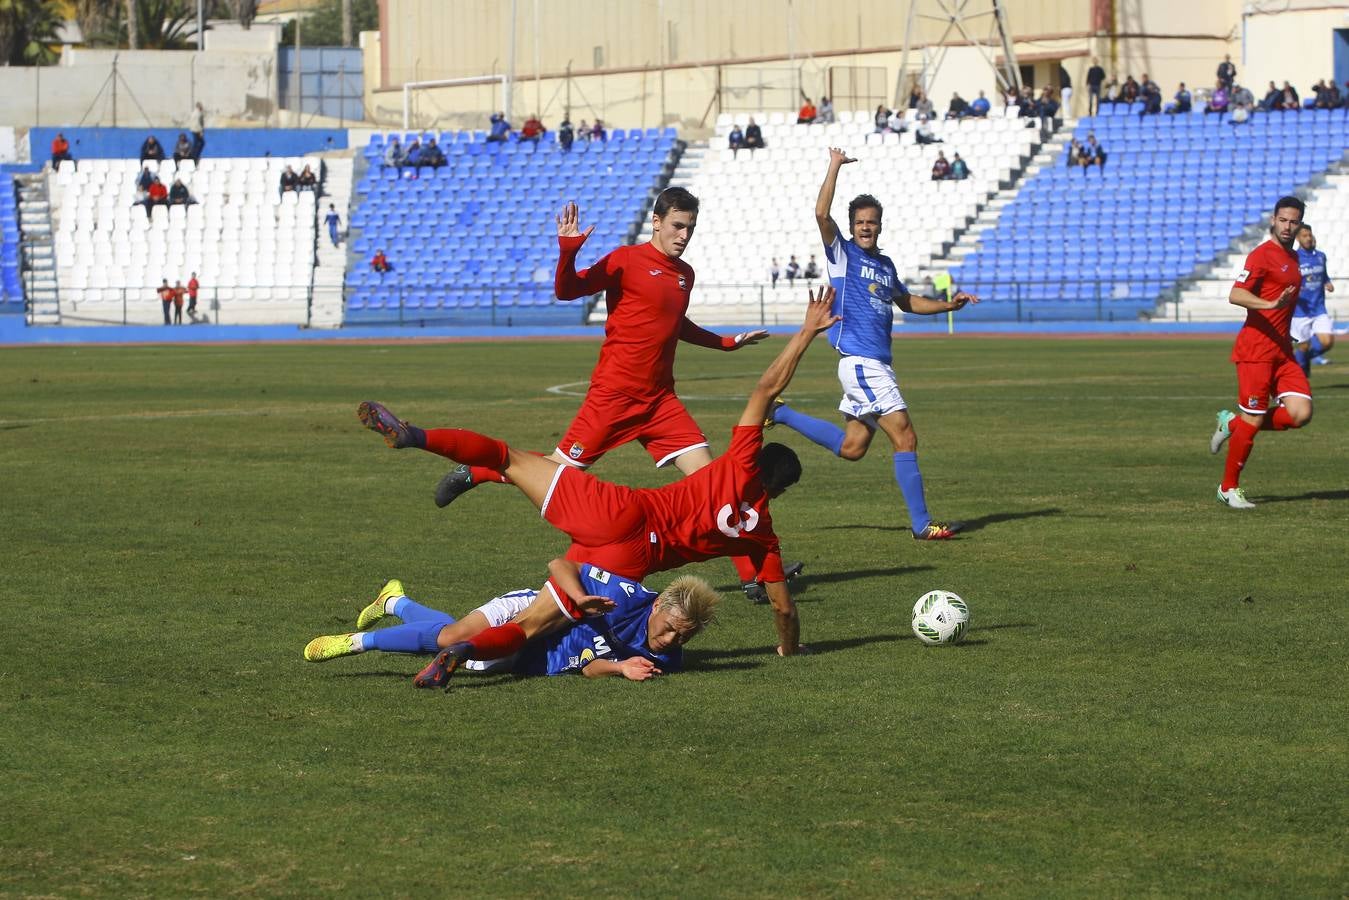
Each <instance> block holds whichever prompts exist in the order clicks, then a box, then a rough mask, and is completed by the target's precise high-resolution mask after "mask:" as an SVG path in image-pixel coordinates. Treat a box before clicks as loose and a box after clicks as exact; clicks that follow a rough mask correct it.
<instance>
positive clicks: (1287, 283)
mask: <svg viewBox="0 0 1349 900" xmlns="http://www.w3.org/2000/svg"><path fill="white" fill-rule="evenodd" d="M1305 210H1306V208H1305V207H1304V206H1303V204H1302V201H1301V200H1299V199H1298V198H1296V197H1281V198H1280V199H1279V202H1278V203H1276V204H1274V215H1272V216H1271V217H1270V220H1269V225H1270V227H1269V234H1270V239H1269V240H1267V241H1265V242H1264V243H1263V244H1261V245H1260V246H1259V247H1256V248H1255V249H1254V250H1252V251H1251V254H1250V255H1249V256H1247V257H1246V265H1245V267H1244V268H1243V269H1242V270H1241V274H1240V275H1239V276H1238V277H1237V281H1236V284H1234V285H1233V286H1232V292H1231V294H1230V295H1229V296H1228V298H1227V299H1228V301H1229V302H1231V303H1233V304H1235V305H1237V306H1240V307H1243V308H1245V309H1246V322H1245V324H1244V325H1242V326H1241V330H1240V331H1239V332H1237V341H1236V344H1235V345H1234V346H1233V347H1232V362H1234V363H1236V366H1237V409H1238V410H1239V411H1238V412H1235V413H1234V412H1231V411H1230V410H1226V409H1224V410H1222V411H1220V412H1219V413H1218V428H1217V430H1216V431H1214V432H1213V437H1212V438H1211V439H1210V440H1209V451H1210V452H1212V453H1217V452H1218V451H1219V450H1220V449H1222V445H1223V444H1224V443H1227V464H1226V466H1225V467H1224V468H1223V482H1222V484H1220V485H1219V486H1218V500H1219V502H1221V503H1225V504H1227V505H1228V506H1230V507H1232V508H1233V509H1250V508H1252V507H1253V506H1255V504H1254V503H1252V502H1251V501H1249V500H1247V499H1246V494H1245V492H1244V491H1243V490H1242V489H1241V487H1240V486H1239V482H1240V480H1241V469H1242V467H1243V466H1245V465H1246V460H1247V458H1249V457H1250V455H1251V447H1252V446H1253V445H1254V443H1255V434H1256V432H1257V431H1260V430H1262V429H1265V430H1269V431H1284V430H1286V429H1289V428H1301V427H1302V426H1303V425H1306V424H1307V423H1308V422H1310V421H1311V420H1312V389H1311V384H1310V383H1309V382H1308V381H1307V375H1306V373H1304V372H1303V371H1302V367H1301V366H1299V365H1298V364H1297V360H1296V359H1295V358H1294V357H1293V343H1292V340H1291V339H1290V337H1289V333H1288V332H1289V324H1290V323H1291V322H1292V319H1293V311H1294V307H1295V306H1296V304H1297V295H1298V289H1299V288H1300V287H1301V286H1302V271H1301V269H1300V268H1299V265H1298V258H1297V252H1296V250H1295V249H1294V247H1293V240H1294V238H1295V237H1296V235H1297V232H1298V228H1300V227H1301V225H1302V215H1303V213H1304V212H1305ZM1271 397H1273V398H1274V399H1275V401H1276V402H1275V406H1274V408H1273V409H1272V410H1271V409H1270V405H1269V403H1270V398H1271ZM1229 439H1230V440H1229Z"/></svg>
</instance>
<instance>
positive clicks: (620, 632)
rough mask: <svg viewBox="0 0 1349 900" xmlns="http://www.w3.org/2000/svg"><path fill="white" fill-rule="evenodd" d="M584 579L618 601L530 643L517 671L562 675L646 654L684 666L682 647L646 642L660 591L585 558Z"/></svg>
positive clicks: (590, 588) (671, 666) (589, 588)
mask: <svg viewBox="0 0 1349 900" xmlns="http://www.w3.org/2000/svg"><path fill="white" fill-rule="evenodd" d="M581 584H582V585H583V586H584V587H585V591H586V593H587V594H592V595H594V596H596V597H607V598H609V599H610V600H612V601H614V604H615V606H614V608H613V610H611V611H610V612H607V613H605V614H604V615H602V616H587V617H586V618H584V619H582V620H581V621H580V622H578V623H576V624H575V625H574V626H572V628H571V629H570V630H569V631H565V632H563V633H561V634H554V635H550V636H549V637H547V638H544V639H543V640H541V641H534V642H531V643H529V644H527V645H526V646H525V648H524V649H523V650H521V651H520V655H519V656H518V657H516V660H515V666H514V670H515V671H516V672H517V673H519V674H521V675H563V674H565V673H567V672H575V671H580V670H581V669H583V668H585V666H586V665H587V664H588V663H591V662H593V661H595V660H596V659H611V660H614V661H618V660H622V659H628V658H629V657H632V656H645V657H646V658H647V659H649V660H651V661H652V662H653V663H655V664H656V665H657V666H658V667H659V668H660V669H661V670H662V671H664V672H677V671H678V670H679V669H680V667H681V666H682V665H683V662H684V651H683V650H682V649H681V648H680V647H678V646H675V647H672V648H671V649H669V650H667V651H666V652H664V653H655V652H653V651H651V650H650V649H648V648H647V646H646V626H647V619H649V618H650V616H651V605H652V604H653V603H654V602H655V600H656V597H657V596H658V594H657V593H656V592H655V591H649V590H647V589H646V588H644V587H642V585H640V584H638V583H637V582H636V581H632V580H630V579H626V578H620V577H619V576H617V575H615V574H613V573H612V572H606V571H605V570H604V569H601V568H599V567H597V566H592V565H589V564H587V563H582V564H581Z"/></svg>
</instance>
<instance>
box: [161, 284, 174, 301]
mask: <svg viewBox="0 0 1349 900" xmlns="http://www.w3.org/2000/svg"><path fill="white" fill-rule="evenodd" d="M158 293H159V299H160V300H163V301H164V302H165V303H168V302H169V301H170V300H172V299H173V288H171V287H169V286H168V285H167V284H166V285H164V286H163V287H161V288H159V291H158Z"/></svg>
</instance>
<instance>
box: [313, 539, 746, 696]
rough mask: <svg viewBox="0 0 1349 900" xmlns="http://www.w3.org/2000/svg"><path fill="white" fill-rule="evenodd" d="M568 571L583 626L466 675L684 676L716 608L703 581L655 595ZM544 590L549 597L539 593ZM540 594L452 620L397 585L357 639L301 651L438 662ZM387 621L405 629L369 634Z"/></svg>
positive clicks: (523, 593)
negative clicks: (579, 596)
mask: <svg viewBox="0 0 1349 900" xmlns="http://www.w3.org/2000/svg"><path fill="white" fill-rule="evenodd" d="M554 564H561V565H567V566H570V567H571V569H572V570H573V574H574V575H575V577H577V578H578V579H579V580H580V582H581V585H582V590H584V591H585V592H586V593H587V594H588V595H589V596H588V597H587V598H586V599H585V602H584V603H582V604H581V606H582V609H583V611H584V612H586V613H587V615H586V616H585V618H583V619H581V620H580V621H579V622H577V623H576V624H575V625H573V626H572V627H571V628H569V629H566V630H563V631H558V632H555V633H553V634H550V635H548V636H547V637H546V638H544V639H542V640H539V641H534V642H532V643H529V644H526V645H525V647H524V649H522V650H521V651H520V652H519V653H517V654H515V655H514V656H510V657H505V658H502V659H497V660H490V661H487V662H481V663H479V662H476V661H472V660H470V661H469V663H468V664H467V666H466V668H469V669H473V670H475V671H483V672H498V671H500V672H514V673H515V674H517V675H564V674H567V673H569V672H576V671H579V672H581V674H583V675H585V676H586V677H587V678H601V677H605V676H611V675H620V676H622V677H624V678H626V679H628V680H629V681H645V680H647V679H648V678H651V677H652V676H655V675H662V674H665V673H668V672H677V671H679V670H680V669H681V668H682V667H683V653H682V652H681V648H682V647H683V645H684V644H685V643H687V642H688V641H689V640H691V639H692V638H693V637H694V636H695V635H697V634H698V633H699V632H700V631H702V629H703V628H705V627H706V626H707V625H708V624H709V623H711V622H712V621H713V619H714V617H715V613H716V607H717V604H718V602H720V598H719V597H718V596H717V593H716V591H714V590H713V589H712V587H711V586H710V585H708V584H707V582H705V581H703V580H702V579H701V578H697V577H694V576H692V575H684V576H681V577H680V578H676V579H675V580H674V581H673V582H671V584H670V586H669V587H667V588H666V589H665V590H663V591H661V592H660V593H656V592H655V591H651V590H648V589H647V588H646V587H644V586H643V585H641V584H638V583H636V582H633V581H629V580H626V579H623V578H620V577H619V576H617V575H614V574H613V573H612V572H606V571H604V570H603V569H600V568H599V567H597V566H592V565H590V564H589V563H579V564H578V563H572V562H569V561H566V560H555V561H554ZM544 590H545V591H546V590H548V588H547V587H545V588H544ZM539 593H540V592H539V591H533V590H518V591H510V592H508V593H505V594H502V595H501V596H499V597H495V598H493V599H492V600H489V601H488V602H487V603H485V604H483V605H482V606H480V607H478V608H477V609H475V610H473V612H471V613H469V614H468V615H466V616H464V618H462V619H459V620H456V619H455V618H454V617H453V616H451V615H449V614H448V613H443V612H440V611H439V610H435V609H431V608H430V607H427V606H423V605H421V604H419V603H417V602H415V601H414V600H412V599H411V598H410V597H408V596H407V595H406V593H405V592H404V590H403V583H402V582H401V581H398V580H396V579H395V580H393V581H390V582H389V583H388V584H386V585H385V586H384V590H383V591H381V592H380V594H379V596H378V597H376V598H375V600H374V602H373V603H371V604H370V605H369V606H367V607H365V609H363V610H361V613H360V615H359V616H358V617H357V619H356V628H357V630H356V631H355V632H352V633H348V634H333V635H324V636H322V637H316V638H314V639H313V640H312V641H310V642H309V644H308V645H307V646H306V647H305V648H304V658H305V659H307V660H309V661H310V662H325V661H327V660H330V659H337V658H338V657H340V656H351V655H353V654H357V653H365V652H367V651H370V650H380V651H383V652H386V653H436V652H437V651H439V650H440V649H442V648H445V647H449V646H452V645H453V644H456V643H459V642H460V641H465V640H468V639H469V638H472V637H473V636H475V635H477V634H479V633H481V632H483V631H485V630H487V629H488V628H492V627H495V626H498V625H504V624H505V623H507V622H510V621H511V620H513V619H514V618H515V617H516V616H517V615H519V614H520V613H521V612H523V611H524V610H525V609H527V608H528V607H529V605H530V604H531V603H532V602H533V601H534V599H535V598H536V597H537V596H538V595H539ZM385 617H396V618H399V619H401V620H402V622H403V624H401V625H395V626H393V627H391V628H383V629H380V630H378V631H367V630H366V629H368V628H370V626H372V625H374V624H375V623H377V622H379V621H380V620H381V619H384V618H385ZM429 669H430V671H429V673H423V674H422V675H418V677H417V679H416V680H415V682H414V683H415V684H416V685H417V687H443V686H445V684H446V683H447V681H448V674H445V675H444V676H443V677H439V673H444V668H443V667H441V668H436V667H429Z"/></svg>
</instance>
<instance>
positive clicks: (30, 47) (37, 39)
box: [0, 0, 61, 66]
mask: <svg viewBox="0 0 1349 900" xmlns="http://www.w3.org/2000/svg"><path fill="white" fill-rule="evenodd" d="M60 26H61V17H60V16H59V15H57V12H56V7H55V6H54V5H53V4H51V3H48V2H45V0H0V60H3V62H4V64H5V65H8V66H45V65H50V64H51V63H54V62H55V61H56V58H57V53H56V51H55V50H54V49H53V48H52V45H53V44H54V43H56V31H57V29H58V28H59V27H60Z"/></svg>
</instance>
